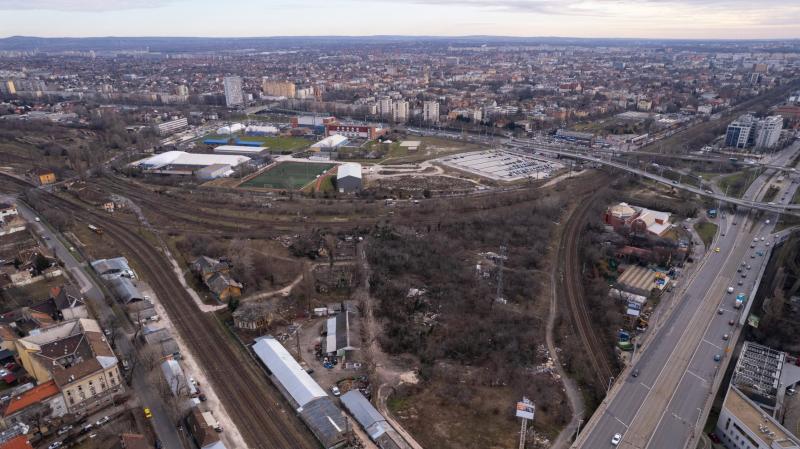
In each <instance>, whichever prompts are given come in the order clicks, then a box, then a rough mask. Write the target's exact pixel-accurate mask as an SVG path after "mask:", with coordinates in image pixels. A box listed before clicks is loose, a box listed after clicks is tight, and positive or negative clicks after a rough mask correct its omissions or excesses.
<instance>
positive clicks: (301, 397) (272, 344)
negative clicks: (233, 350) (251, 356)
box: [253, 336, 327, 407]
mask: <svg viewBox="0 0 800 449" xmlns="http://www.w3.org/2000/svg"><path fill="white" fill-rule="evenodd" d="M253 351H254V352H255V353H256V355H257V356H258V358H259V359H261V361H262V362H263V363H264V365H265V366H266V367H267V369H268V370H269V371H270V372H271V373H272V374H273V376H275V378H276V379H277V380H278V382H279V383H280V384H281V386H282V387H283V388H284V389H285V390H286V391H287V392H288V393H289V395H290V396H291V397H292V399H294V401H295V402H296V403H297V405H298V406H299V407H304V406H305V405H306V404H308V403H309V402H311V401H313V400H314V399H318V398H324V397H327V394H326V393H325V390H323V389H322V387H320V386H319V384H317V383H316V382H315V381H314V379H312V378H311V376H309V375H308V373H306V371H305V370H304V369H303V367H301V366H300V364H299V363H297V361H296V360H295V359H294V357H292V355H291V354H289V351H287V350H286V348H284V347H283V345H282V344H280V342H279V341H278V340H275V339H274V338H272V337H270V336H265V337H259V338H257V339H256V343H255V344H254V345H253Z"/></svg>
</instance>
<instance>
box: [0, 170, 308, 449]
mask: <svg viewBox="0 0 800 449" xmlns="http://www.w3.org/2000/svg"><path fill="white" fill-rule="evenodd" d="M4 179H5V180H6V181H5V182H4V183H3V185H4V186H5V187H11V186H14V185H15V186H17V187H21V188H26V187H30V185H25V183H23V182H22V181H20V180H16V179H14V178H11V179H14V180H13V181H9V178H8V177H4ZM15 190H16V189H15ZM40 201H41V202H42V205H44V206H46V207H48V208H51V209H53V210H57V211H62V212H64V213H74V212H75V208H76V207H81V205H80V203H76V202H72V201H68V200H65V199H63V198H60V197H58V196H55V195H51V194H43V195H42V198H41V199H40ZM82 213H83V214H84V217H91V220H92V222H94V223H97V225H98V226H101V227H102V228H103V229H104V230H105V231H106V232H105V234H106V235H107V236H108V237H110V238H112V239H113V240H114V241H115V242H116V243H117V244H118V245H119V246H120V248H122V250H123V252H124V253H125V255H126V256H127V257H129V258H131V259H132V260H135V261H136V262H137V266H138V267H139V269H140V270H141V272H142V273H141V274H142V275H143V277H145V278H146V279H147V280H148V281H149V283H150V285H151V286H152V287H153V289H154V291H155V292H156V294H157V295H158V297H159V298H160V299H161V302H162V304H163V306H164V308H165V309H166V310H167V313H168V314H169V316H170V320H171V321H172V323H173V324H174V326H175V327H176V328H177V329H178V331H179V332H180V335H181V337H182V338H183V340H184V341H185V342H186V344H187V345H188V346H189V348H190V350H191V352H192V353H193V354H194V355H195V357H197V359H198V361H199V362H200V366H202V367H203V369H204V370H205V372H206V374H207V376H208V378H209V380H210V382H211V383H212V384H213V387H214V390H215V391H216V392H217V393H218V395H219V398H220V400H221V401H222V403H223V405H224V406H225V409H226V411H227V412H228V414H229V415H230V417H231V419H232V420H233V421H234V422H235V423H236V426H237V428H238V429H239V431H240V433H241V434H242V437H243V438H244V439H245V441H246V444H247V447H248V448H250V449H287V448H292V449H294V448H298V449H304V448H309V449H311V448H318V447H319V446H318V444H317V443H316V441H315V440H314V439H313V438H312V437H311V435H310V434H309V432H308V431H307V430H306V429H305V427H304V426H303V424H302V423H301V422H300V420H299V419H298V418H297V417H296V416H295V413H294V412H293V411H292V410H291V409H290V408H289V407H288V406H287V405H286V404H285V402H284V399H283V398H282V397H281V396H280V394H279V392H278V391H277V389H276V388H275V387H274V386H273V385H272V384H271V383H270V382H269V381H268V380H267V378H266V376H265V374H264V372H263V371H262V370H261V368H260V367H259V366H257V365H256V363H255V361H254V360H253V359H252V358H250V356H249V354H247V352H246V350H245V349H244V348H242V347H241V346H240V345H239V344H238V343H237V342H235V341H234V340H233V339H232V338H231V337H230V336H229V335H227V331H226V330H225V329H224V328H223V326H222V324H221V323H219V322H218V321H217V320H216V319H215V318H214V317H213V316H211V315H208V314H205V313H203V312H201V311H200V310H199V309H198V308H197V306H196V305H195V304H194V300H193V299H192V298H191V297H190V296H189V294H188V293H187V292H186V290H185V289H184V288H183V286H181V284H180V283H179V282H178V280H177V279H176V278H175V275H174V273H173V271H172V267H171V266H170V264H169V262H167V261H166V259H165V257H164V255H163V254H162V253H161V251H160V250H159V249H157V248H155V247H154V246H153V245H152V244H151V243H150V242H148V241H147V240H146V239H145V238H144V237H142V236H141V235H139V234H138V233H136V232H135V231H132V229H136V228H134V227H131V226H128V225H127V224H126V223H120V222H118V221H117V220H116V219H114V218H111V217H109V216H108V215H106V214H103V213H102V212H99V211H96V210H93V209H91V208H85V207H84V209H83V211H82Z"/></svg>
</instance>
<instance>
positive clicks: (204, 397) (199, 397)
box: [197, 393, 208, 402]
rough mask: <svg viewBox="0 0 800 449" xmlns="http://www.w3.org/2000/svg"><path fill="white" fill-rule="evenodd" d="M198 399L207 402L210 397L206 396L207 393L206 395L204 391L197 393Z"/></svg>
mask: <svg viewBox="0 0 800 449" xmlns="http://www.w3.org/2000/svg"><path fill="white" fill-rule="evenodd" d="M197 399H200V402H206V401H207V400H208V398H207V397H206V395H205V394H203V393H200V394H198V395H197Z"/></svg>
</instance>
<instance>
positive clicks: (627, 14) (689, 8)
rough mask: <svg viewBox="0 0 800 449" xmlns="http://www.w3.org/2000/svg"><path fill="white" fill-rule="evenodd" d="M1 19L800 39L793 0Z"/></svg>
mask: <svg viewBox="0 0 800 449" xmlns="http://www.w3.org/2000/svg"><path fill="white" fill-rule="evenodd" d="M0 13H2V14H3V15H4V16H5V17H13V18H14V20H10V21H8V22H7V23H6V24H5V26H4V30H3V32H2V35H0V36H1V37H9V36H17V35H23V36H40V37H100V36H163V37H173V36H176V37H177V36H198V37H260V36H326V35H331V36H334V35H336V36H375V35H406V36H469V35H492V36H510V37H535V36H554V37H585V38H653V39H795V38H800V32H798V29H797V26H796V24H797V23H798V22H799V21H800V5H798V4H796V2H792V1H790V0H766V1H764V2H759V3H757V4H754V3H752V2H744V1H740V0H733V1H722V0H701V1H695V0H671V1H654V0H653V1H645V2H640V1H634V0H568V1H555V0H501V1H498V2H490V1H485V0H463V1H458V2H457V1H453V0H434V1H422V0H381V1H373V2H368V1H360V0H345V1H337V2H323V1H319V0H309V1H308V2H305V3H304V4H303V6H302V7H299V6H297V5H296V4H291V3H290V2H286V1H283V0H280V1H269V2H258V3H255V2H251V1H248V0H235V1H232V2H227V3H226V4H225V7H224V8H223V7H221V6H220V5H219V4H217V3H215V2H211V1H209V0H201V1H197V2H191V3H190V2H188V1H186V0H163V1H159V0H145V1H141V2H132V1H130V0H113V1H105V2H102V1H97V0H71V1H55V0H42V1H21V0H0ZM443 18H446V20H442V19H443ZM176 19H180V20H176Z"/></svg>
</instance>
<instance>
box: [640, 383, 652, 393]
mask: <svg viewBox="0 0 800 449" xmlns="http://www.w3.org/2000/svg"><path fill="white" fill-rule="evenodd" d="M639 385H641V386H643V387H645V388H647V391H650V389H651V388H653V387H648V386H647V385H645V384H644V382H639Z"/></svg>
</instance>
